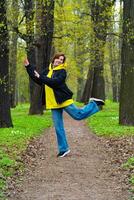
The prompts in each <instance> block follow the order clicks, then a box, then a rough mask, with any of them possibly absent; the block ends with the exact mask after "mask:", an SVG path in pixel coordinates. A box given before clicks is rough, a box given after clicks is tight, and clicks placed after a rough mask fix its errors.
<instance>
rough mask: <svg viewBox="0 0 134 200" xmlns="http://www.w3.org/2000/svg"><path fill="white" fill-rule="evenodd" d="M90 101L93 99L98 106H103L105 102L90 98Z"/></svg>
mask: <svg viewBox="0 0 134 200" xmlns="http://www.w3.org/2000/svg"><path fill="white" fill-rule="evenodd" d="M90 101H95V103H96V104H97V105H98V106H104V105H105V102H104V101H103V100H102V99H97V98H90Z"/></svg>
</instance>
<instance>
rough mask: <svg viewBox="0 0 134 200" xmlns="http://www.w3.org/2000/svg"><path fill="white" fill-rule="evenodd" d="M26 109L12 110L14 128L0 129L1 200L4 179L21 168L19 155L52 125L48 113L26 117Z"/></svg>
mask: <svg viewBox="0 0 134 200" xmlns="http://www.w3.org/2000/svg"><path fill="white" fill-rule="evenodd" d="M28 109H29V105H28V104H23V105H19V106H17V107H16V108H15V109H12V111H11V113H12V120H13V125H14V127H13V128H1V129H0V198H3V199H4V196H3V190H4V189H5V187H6V177H9V176H12V175H13V174H14V172H15V170H21V169H22V168H23V164H22V163H21V162H19V160H20V154H21V153H22V152H23V151H24V150H25V149H26V147H27V145H28V143H29V141H30V140H31V139H32V138H34V137H37V136H39V135H40V134H42V133H43V130H45V129H46V128H48V127H50V126H51V125H52V120H51V112H50V111H46V112H45V113H44V115H28Z"/></svg>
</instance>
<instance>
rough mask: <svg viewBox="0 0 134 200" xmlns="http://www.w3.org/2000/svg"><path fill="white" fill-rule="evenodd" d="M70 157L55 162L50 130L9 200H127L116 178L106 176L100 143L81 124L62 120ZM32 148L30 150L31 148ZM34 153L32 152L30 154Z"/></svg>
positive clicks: (53, 134)
mask: <svg viewBox="0 0 134 200" xmlns="http://www.w3.org/2000/svg"><path fill="white" fill-rule="evenodd" d="M65 119H66V120H65V126H66V130H67V135H68V141H69V144H70V149H71V153H70V155H68V156H67V157H64V158H57V157H56V154H57V147H56V141H55V133H54V129H53V128H50V129H49V131H48V132H47V133H45V134H44V135H43V136H41V138H40V139H39V142H38V143H39V144H40V148H39V151H38V156H36V158H33V159H34V162H33V163H34V165H32V166H29V167H28V168H27V170H26V173H25V175H24V177H23V180H22V181H21V183H20V184H19V186H18V190H19V192H17V193H15V191H14V193H15V194H14V195H13V194H12V197H11V198H9V199H10V200H128V199H129V198H128V194H127V192H126V191H124V190H123V188H122V186H121V184H120V183H119V182H118V178H117V177H116V176H115V177H111V176H109V171H110V170H111V168H112V167H114V166H111V165H110V164H109V157H108V155H107V153H106V151H105V148H104V144H103V143H101V140H100V139H99V138H98V137H97V136H95V135H94V134H92V133H89V129H88V128H87V127H86V125H85V122H84V121H75V120H73V119H71V118H70V117H68V116H67V115H66V116H65ZM31 148H32V147H31ZM33 152H34V151H33Z"/></svg>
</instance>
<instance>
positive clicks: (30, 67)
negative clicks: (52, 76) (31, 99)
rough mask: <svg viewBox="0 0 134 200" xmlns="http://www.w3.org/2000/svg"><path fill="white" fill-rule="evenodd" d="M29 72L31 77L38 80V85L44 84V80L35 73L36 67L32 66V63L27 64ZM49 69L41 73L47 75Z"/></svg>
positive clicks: (35, 80)
mask: <svg viewBox="0 0 134 200" xmlns="http://www.w3.org/2000/svg"><path fill="white" fill-rule="evenodd" d="M25 67H26V70H27V73H28V74H29V76H30V78H31V79H32V80H33V81H34V82H36V83H37V84H38V85H42V82H41V81H40V80H39V78H37V77H36V76H35V74H34V70H36V69H35V67H33V66H31V65H30V64H29V65H28V66H25ZM47 71H48V70H44V71H43V73H42V74H41V75H46V74H47Z"/></svg>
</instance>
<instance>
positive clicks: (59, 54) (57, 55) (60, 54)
mask: <svg viewBox="0 0 134 200" xmlns="http://www.w3.org/2000/svg"><path fill="white" fill-rule="evenodd" d="M60 56H63V57H64V60H63V63H64V62H65V60H66V56H65V54H64V53H56V54H55V55H54V57H53V58H52V63H54V60H55V59H58V58H59V57H60Z"/></svg>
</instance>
